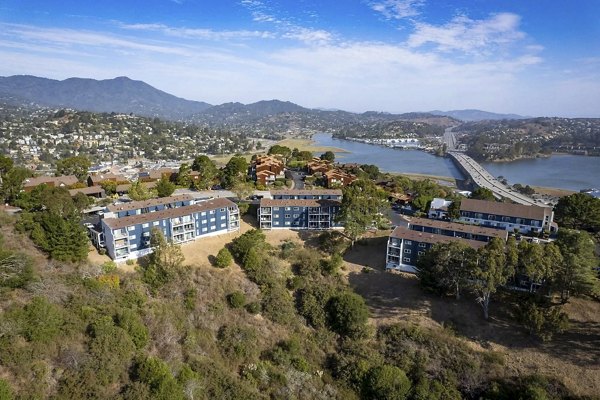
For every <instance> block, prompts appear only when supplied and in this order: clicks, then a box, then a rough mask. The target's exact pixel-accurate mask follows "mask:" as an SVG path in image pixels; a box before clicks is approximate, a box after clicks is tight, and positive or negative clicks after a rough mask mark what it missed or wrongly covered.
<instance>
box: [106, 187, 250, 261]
mask: <svg viewBox="0 0 600 400" xmlns="http://www.w3.org/2000/svg"><path fill="white" fill-rule="evenodd" d="M100 224H101V231H102V234H103V243H104V244H105V246H106V250H107V253H108V255H109V256H110V257H111V258H112V259H114V260H116V261H122V260H126V259H134V258H139V257H142V256H145V255H147V254H149V253H151V252H152V248H151V247H150V235H151V230H152V229H153V228H157V229H160V230H161V231H162V232H163V234H164V235H165V237H166V238H167V239H169V240H171V241H173V243H185V242H189V241H192V240H197V239H201V238H203V237H207V236H214V235H220V234H224V233H228V232H232V231H237V230H238V229H239V227H240V215H239V210H238V207H237V205H236V204H235V203H233V202H232V201H230V200H228V199H225V198H218V199H199V200H198V199H194V198H193V197H192V196H189V195H183V196H171V197H165V198H159V199H151V200H146V201H134V202H129V203H123V204H117V205H110V206H108V207H107V208H106V210H105V212H104V215H103V218H102V220H101V221H100Z"/></svg>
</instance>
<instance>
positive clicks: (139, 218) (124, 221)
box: [102, 198, 235, 229]
mask: <svg viewBox="0 0 600 400" xmlns="http://www.w3.org/2000/svg"><path fill="white" fill-rule="evenodd" d="M234 205H235V203H234V202H232V201H231V200H229V199H226V198H218V199H211V200H206V201H203V202H200V203H197V204H192V205H189V206H182V207H177V208H168V209H166V210H160V211H156V212H150V213H145V214H138V215H131V216H128V217H123V218H104V219H103V220H102V221H104V223H105V224H106V226H108V227H109V228H110V229H121V228H125V227H128V226H132V225H139V224H145V223H149V222H154V221H159V220H163V219H168V218H177V217H183V216H184V215H190V214H194V213H198V212H202V211H208V210H214V209H217V208H223V207H231V206H234Z"/></svg>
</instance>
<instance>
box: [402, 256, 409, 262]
mask: <svg viewBox="0 0 600 400" xmlns="http://www.w3.org/2000/svg"><path fill="white" fill-rule="evenodd" d="M402 261H404V262H410V257H404V258H402Z"/></svg>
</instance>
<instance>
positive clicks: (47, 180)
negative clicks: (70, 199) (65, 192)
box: [23, 175, 78, 188]
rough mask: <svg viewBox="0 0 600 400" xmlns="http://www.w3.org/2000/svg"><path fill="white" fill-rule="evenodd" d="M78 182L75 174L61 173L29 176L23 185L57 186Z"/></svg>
mask: <svg viewBox="0 0 600 400" xmlns="http://www.w3.org/2000/svg"><path fill="white" fill-rule="evenodd" d="M77 182H78V180H77V177H76V176H75V175H61V176H36V177H34V178H27V179H25V181H24V182H23V187H26V188H29V187H36V186H38V185H42V184H47V185H49V184H53V185H54V186H56V187H59V186H71V185H74V184H76V183H77Z"/></svg>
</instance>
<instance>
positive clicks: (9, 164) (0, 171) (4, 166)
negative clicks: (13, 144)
mask: <svg viewBox="0 0 600 400" xmlns="http://www.w3.org/2000/svg"><path fill="white" fill-rule="evenodd" d="M13 166H14V162H13V160H12V158H10V157H7V156H4V155H0V177H3V176H4V175H5V174H6V173H7V172H8V171H10V170H11V169H12V168H13Z"/></svg>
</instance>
